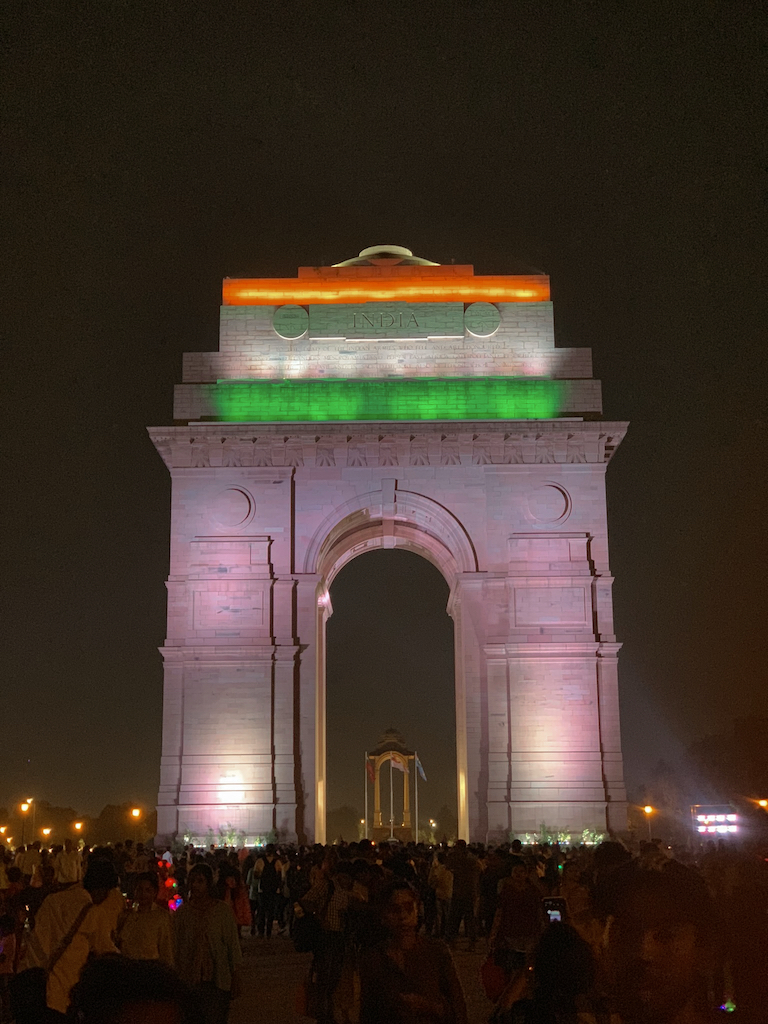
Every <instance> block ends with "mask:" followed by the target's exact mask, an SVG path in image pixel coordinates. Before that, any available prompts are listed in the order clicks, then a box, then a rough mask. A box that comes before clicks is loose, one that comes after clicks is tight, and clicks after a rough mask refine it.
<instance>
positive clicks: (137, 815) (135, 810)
mask: <svg viewBox="0 0 768 1024" xmlns="http://www.w3.org/2000/svg"><path fill="white" fill-rule="evenodd" d="M131 817H132V818H140V817H141V811H140V809H139V808H138V807H132V808H131Z"/></svg>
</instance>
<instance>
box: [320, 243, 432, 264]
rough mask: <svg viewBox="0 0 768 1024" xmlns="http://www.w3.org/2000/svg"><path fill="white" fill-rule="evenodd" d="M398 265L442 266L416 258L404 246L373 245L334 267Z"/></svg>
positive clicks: (419, 257)
mask: <svg viewBox="0 0 768 1024" xmlns="http://www.w3.org/2000/svg"><path fill="white" fill-rule="evenodd" d="M398 264H399V265H400V266H406V267H439V266H440V264H439V263H433V262H432V260H425V259H422V258H421V256H414V255H413V253H412V252H411V250H410V249H406V248H405V246H402V245H371V246H369V247H368V248H367V249H363V251H362V252H361V253H360V255H359V256H353V258H352V259H351V260H343V261H342V262H341V263H334V267H380V266H388V267H394V266H397V265H398Z"/></svg>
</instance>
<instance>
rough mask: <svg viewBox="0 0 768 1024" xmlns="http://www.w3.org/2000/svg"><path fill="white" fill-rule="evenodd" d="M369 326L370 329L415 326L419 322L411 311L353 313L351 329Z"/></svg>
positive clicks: (361, 328)
mask: <svg viewBox="0 0 768 1024" xmlns="http://www.w3.org/2000/svg"><path fill="white" fill-rule="evenodd" d="M365 327H370V328H371V329H372V330H375V329H380V328H382V327H405V328H407V327H416V328H420V327H421V324H420V323H419V321H418V320H417V319H416V317H415V315H414V314H413V313H371V314H370V315H368V314H367V313H353V314H352V330H355V331H358V330H363V328H365Z"/></svg>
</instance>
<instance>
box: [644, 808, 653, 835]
mask: <svg viewBox="0 0 768 1024" xmlns="http://www.w3.org/2000/svg"><path fill="white" fill-rule="evenodd" d="M643 811H644V812H645V817H646V820H647V822H648V842H649V843H650V842H651V815H652V814H653V808H652V807H651V805H650V804H646V805H645V807H644V808H643Z"/></svg>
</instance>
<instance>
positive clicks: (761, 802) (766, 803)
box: [757, 800, 768, 808]
mask: <svg viewBox="0 0 768 1024" xmlns="http://www.w3.org/2000/svg"><path fill="white" fill-rule="evenodd" d="M757 806H758V807H762V808H766V807H768V800H758V801H757Z"/></svg>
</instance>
